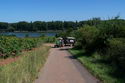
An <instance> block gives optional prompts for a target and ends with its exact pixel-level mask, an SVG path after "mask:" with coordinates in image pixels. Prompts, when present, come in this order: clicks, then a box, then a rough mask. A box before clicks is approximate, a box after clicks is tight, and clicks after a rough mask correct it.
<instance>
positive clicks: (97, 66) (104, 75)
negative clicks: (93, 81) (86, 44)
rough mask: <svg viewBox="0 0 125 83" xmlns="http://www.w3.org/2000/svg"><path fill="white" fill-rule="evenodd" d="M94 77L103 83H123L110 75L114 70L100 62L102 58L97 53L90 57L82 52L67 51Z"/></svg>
mask: <svg viewBox="0 0 125 83" xmlns="http://www.w3.org/2000/svg"><path fill="white" fill-rule="evenodd" d="M69 52H70V53H71V54H73V55H74V57H75V58H76V59H78V60H79V61H80V62H81V63H82V64H83V65H84V66H85V67H86V68H87V69H88V70H89V72H90V73H92V74H93V75H94V76H95V77H97V78H98V79H100V80H101V81H102V82H103V83H125V81H124V79H120V78H117V77H115V76H114V75H112V72H114V71H115V68H114V67H113V66H111V65H110V64H108V63H106V62H104V61H102V60H103V57H101V56H99V55H98V54H97V53H95V54H93V55H92V56H87V55H86V54H85V52H84V51H83V50H75V49H71V50H69Z"/></svg>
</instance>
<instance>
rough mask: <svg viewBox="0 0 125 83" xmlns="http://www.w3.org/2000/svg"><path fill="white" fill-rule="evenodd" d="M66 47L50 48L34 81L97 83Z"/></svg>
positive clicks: (43, 82)
mask: <svg viewBox="0 0 125 83" xmlns="http://www.w3.org/2000/svg"><path fill="white" fill-rule="evenodd" d="M66 50H67V48H66V47H65V48H52V49H51V50H50V54H49V57H48V59H47V62H46V64H45V66H44V68H43V69H41V72H40V73H39V78H38V79H37V80H36V81H35V83H99V82H98V80H97V79H96V78H95V77H93V76H92V75H91V74H90V73H89V72H88V71H87V70H86V69H85V68H84V67H83V66H82V65H81V64H80V63H79V62H78V61H77V60H75V59H72V58H70V57H71V54H69V53H68V52H67V51H66Z"/></svg>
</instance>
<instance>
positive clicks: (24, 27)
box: [0, 16, 125, 34]
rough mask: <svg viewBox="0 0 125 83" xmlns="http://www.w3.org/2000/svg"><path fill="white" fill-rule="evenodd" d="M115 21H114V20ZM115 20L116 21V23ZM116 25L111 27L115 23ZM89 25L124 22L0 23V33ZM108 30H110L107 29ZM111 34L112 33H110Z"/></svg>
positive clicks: (122, 23)
mask: <svg viewBox="0 0 125 83" xmlns="http://www.w3.org/2000/svg"><path fill="white" fill-rule="evenodd" d="M114 19H115V20H114ZM116 19H117V21H116ZM114 21H116V25H113V23H115V22H114ZM85 25H89V26H95V27H107V28H108V27H119V26H120V27H121V26H122V27H123V26H125V20H124V19H119V17H118V16H117V17H115V18H113V19H108V20H102V19H101V18H92V19H89V20H84V21H75V22H74V21H49V22H45V21H35V22H26V21H21V22H17V23H7V22H0V31H9V32H13V31H48V30H53V31H56V30H57V31H58V30H62V31H66V30H70V29H72V30H77V29H78V28H79V27H82V26H85ZM109 29H110V28H109ZM112 34H113V33H112Z"/></svg>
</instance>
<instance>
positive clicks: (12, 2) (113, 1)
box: [0, 0, 125, 22]
mask: <svg viewBox="0 0 125 83" xmlns="http://www.w3.org/2000/svg"><path fill="white" fill-rule="evenodd" d="M118 14H119V15H120V16H121V18H125V0H0V21H3V22H18V21H37V20H41V21H52V20H66V21H70V20H71V21H76V20H78V21H80V20H87V19H90V18H92V17H101V18H103V19H106V18H108V17H113V16H116V15H118Z"/></svg>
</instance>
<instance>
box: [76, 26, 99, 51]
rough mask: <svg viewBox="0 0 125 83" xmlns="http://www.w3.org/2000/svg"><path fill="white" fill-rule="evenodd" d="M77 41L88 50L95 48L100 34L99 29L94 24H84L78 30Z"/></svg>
mask: <svg viewBox="0 0 125 83" xmlns="http://www.w3.org/2000/svg"><path fill="white" fill-rule="evenodd" d="M76 35H77V37H76V38H77V41H78V43H79V44H80V45H82V47H83V48H85V49H86V51H88V52H92V51H93V50H95V47H96V46H95V45H96V44H95V43H96V40H97V37H98V35H99V29H97V28H96V27H93V26H84V27H82V28H80V29H79V30H78V32H77V34H76Z"/></svg>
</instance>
